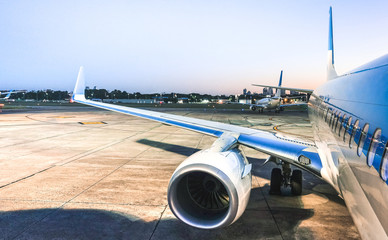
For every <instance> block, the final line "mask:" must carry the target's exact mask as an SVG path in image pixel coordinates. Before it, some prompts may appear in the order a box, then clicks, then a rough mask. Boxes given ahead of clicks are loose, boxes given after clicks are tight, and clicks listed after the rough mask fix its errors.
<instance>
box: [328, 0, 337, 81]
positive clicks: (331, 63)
mask: <svg viewBox="0 0 388 240" xmlns="http://www.w3.org/2000/svg"><path fill="white" fill-rule="evenodd" d="M336 77H337V72H336V71H335V68H334V42H333V14H332V9H331V7H330V11H329V51H328V58H327V80H331V79H333V78H336Z"/></svg>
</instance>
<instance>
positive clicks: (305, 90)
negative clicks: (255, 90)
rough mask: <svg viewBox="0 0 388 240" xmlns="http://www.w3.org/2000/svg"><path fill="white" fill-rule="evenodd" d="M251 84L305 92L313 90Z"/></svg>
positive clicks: (258, 85)
mask: <svg viewBox="0 0 388 240" xmlns="http://www.w3.org/2000/svg"><path fill="white" fill-rule="evenodd" d="M252 86H256V87H270V88H276V89H284V90H292V91H297V92H305V93H313V91H314V90H311V89H303V88H290V87H278V86H269V85H262V84H252Z"/></svg>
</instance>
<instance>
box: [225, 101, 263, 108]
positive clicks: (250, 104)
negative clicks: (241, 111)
mask: <svg viewBox="0 0 388 240" xmlns="http://www.w3.org/2000/svg"><path fill="white" fill-rule="evenodd" d="M228 104H239V105H245V106H255V107H257V108H265V107H266V106H265V105H263V104H252V103H240V102H228Z"/></svg>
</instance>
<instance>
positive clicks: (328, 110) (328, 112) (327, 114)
mask: <svg viewBox="0 0 388 240" xmlns="http://www.w3.org/2000/svg"><path fill="white" fill-rule="evenodd" d="M329 114H331V109H327V112H326V116H325V122H327V117H328V116H329Z"/></svg>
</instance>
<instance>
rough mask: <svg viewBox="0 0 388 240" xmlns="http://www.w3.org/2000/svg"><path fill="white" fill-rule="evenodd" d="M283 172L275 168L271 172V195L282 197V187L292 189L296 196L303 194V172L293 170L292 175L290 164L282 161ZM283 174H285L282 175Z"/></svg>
mask: <svg viewBox="0 0 388 240" xmlns="http://www.w3.org/2000/svg"><path fill="white" fill-rule="evenodd" d="M281 165H282V170H281V169H280V168H274V169H272V172H271V185H270V190H269V194H271V195H280V194H281V187H282V186H284V187H288V186H290V187H291V193H292V194H293V195H295V196H299V195H301V194H302V171H301V170H293V171H292V174H291V167H290V164H289V163H287V162H284V161H281ZM282 172H283V174H282Z"/></svg>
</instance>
